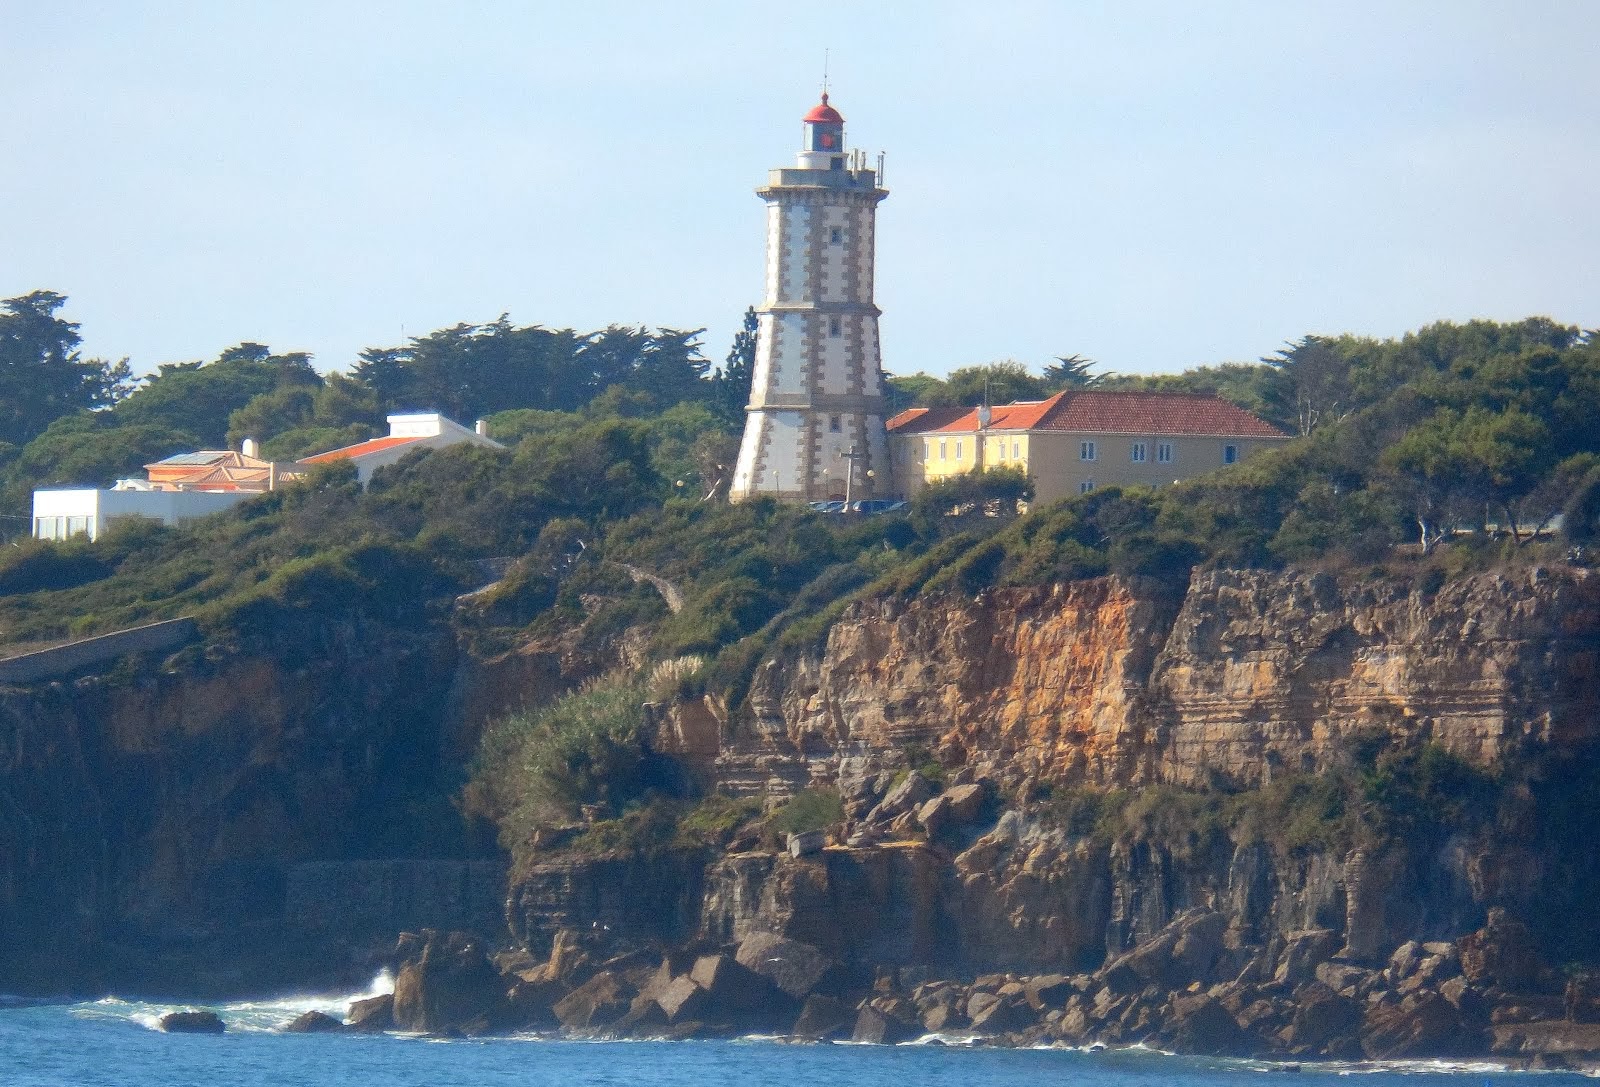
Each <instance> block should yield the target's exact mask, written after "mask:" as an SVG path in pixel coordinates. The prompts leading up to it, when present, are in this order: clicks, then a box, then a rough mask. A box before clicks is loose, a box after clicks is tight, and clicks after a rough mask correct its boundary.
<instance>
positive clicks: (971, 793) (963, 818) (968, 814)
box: [944, 784, 988, 826]
mask: <svg viewBox="0 0 1600 1087" xmlns="http://www.w3.org/2000/svg"><path fill="white" fill-rule="evenodd" d="M944 798H945V799H946V800H948V801H949V802H950V822H951V824H952V825H955V826H965V825H966V824H968V823H976V822H977V821H978V817H979V816H981V815H982V814H983V804H984V801H985V800H986V799H988V797H987V795H986V794H985V792H984V788H983V786H982V785H977V784H970V785H956V786H952V787H951V788H949V789H946V790H945V791H944Z"/></svg>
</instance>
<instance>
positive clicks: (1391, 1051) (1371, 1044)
mask: <svg viewBox="0 0 1600 1087" xmlns="http://www.w3.org/2000/svg"><path fill="white" fill-rule="evenodd" d="M1471 1044H1472V1042H1471V1040H1470V1037H1469V1036H1468V1035H1466V1034H1465V1033H1464V1032H1463V1031H1462V1030H1461V1023H1460V1020H1459V1019H1458V1018H1457V1016H1456V1010H1455V1009H1454V1008H1453V1007H1451V1006H1450V1002H1449V1001H1447V1000H1445V999H1444V997H1442V996H1439V995H1438V994H1437V993H1419V994H1418V995H1417V996H1415V997H1413V998H1411V999H1409V1000H1407V1001H1405V1002H1404V1003H1403V1004H1401V1005H1399V1006H1398V1007H1384V1008H1378V1009H1375V1010H1373V1011H1371V1012H1369V1013H1368V1014H1367V1018H1366V1023H1365V1024H1364V1026H1363V1029H1362V1034H1361V1048H1362V1049H1363V1050H1364V1051H1365V1052H1366V1054H1367V1056H1369V1057H1371V1058H1372V1059H1373V1060H1379V1061H1390V1060H1397V1059H1399V1058H1401V1057H1445V1056H1450V1055H1452V1054H1455V1053H1458V1052H1461V1051H1462V1050H1463V1049H1466V1048H1468V1047H1470V1046H1471Z"/></svg>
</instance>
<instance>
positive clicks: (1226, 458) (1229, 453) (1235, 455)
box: [1222, 445, 1239, 464]
mask: <svg viewBox="0 0 1600 1087" xmlns="http://www.w3.org/2000/svg"><path fill="white" fill-rule="evenodd" d="M1238 459H1239V447H1238V446H1236V445H1225V446H1223V447H1222V463H1223V464H1232V463H1234V462H1235V461H1237V460H1238Z"/></svg>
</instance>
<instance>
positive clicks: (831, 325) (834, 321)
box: [828, 317, 844, 336]
mask: <svg viewBox="0 0 1600 1087" xmlns="http://www.w3.org/2000/svg"><path fill="white" fill-rule="evenodd" d="M843 331H844V324H843V322H841V321H840V320H839V318H837V317H829V318H828V335H830V336H837V335H839V334H840V333H841V332H843Z"/></svg>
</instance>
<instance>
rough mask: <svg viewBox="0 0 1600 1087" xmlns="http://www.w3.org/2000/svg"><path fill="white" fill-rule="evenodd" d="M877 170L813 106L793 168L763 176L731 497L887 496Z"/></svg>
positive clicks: (837, 120) (831, 116) (825, 111)
mask: <svg viewBox="0 0 1600 1087" xmlns="http://www.w3.org/2000/svg"><path fill="white" fill-rule="evenodd" d="M878 165H879V169H872V168H869V167H868V165H867V162H866V156H865V154H864V153H862V152H860V151H850V150H847V149H846V148H845V143H844V118H843V117H841V116H840V115H839V111H838V110H836V109H834V108H833V107H832V106H831V105H829V104H828V96H827V94H826V93H824V94H823V96H822V102H821V103H820V104H819V105H818V106H816V108H814V109H812V111H811V112H810V113H808V114H806V116H805V134H804V137H803V140H802V143H801V151H800V153H799V155H798V156H797V158H796V162H795V165H794V166H793V167H782V168H779V169H776V170H773V171H771V173H770V174H769V176H768V178H767V183H766V185H765V186H763V187H762V188H760V189H757V190H756V194H757V195H758V196H760V197H761V198H762V199H763V200H765V201H766V203H767V276H766V294H765V297H764V298H763V299H762V302H761V305H760V306H758V307H756V313H757V318H758V320H759V322H760V325H759V328H758V330H757V333H756V358H755V369H754V373H753V374H752V375H751V388H750V403H749V405H748V407H747V408H746V409H745V410H746V413H747V414H746V416H745V428H744V441H743V442H742V443H741V444H740V447H739V462H738V466H737V467H736V468H735V469H734V474H733V486H732V488H731V489H730V491H729V497H730V498H731V499H732V500H733V501H735V502H737V501H740V500H742V499H745V498H749V497H751V496H753V495H758V494H769V495H773V496H775V497H778V498H782V499H788V500H791V501H817V500H823V499H835V498H846V497H848V498H851V499H857V498H872V497H875V496H884V495H890V494H893V493H894V481H893V480H892V478H891V477H890V468H889V443H888V437H887V435H886V433H885V431H884V426H883V424H884V413H885V411H886V403H887V402H886V400H885V398H884V382H883V370H882V366H881V360H880V357H879V353H878V307H877V306H876V305H874V304H873V301H872V278H873V250H874V238H875V222H876V216H877V210H878V202H879V201H880V200H882V199H883V198H884V197H886V196H888V195H889V194H888V192H887V191H886V190H884V189H883V188H881V187H880V186H879V175H880V170H881V166H882V160H881V158H880V160H879V164H878Z"/></svg>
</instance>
